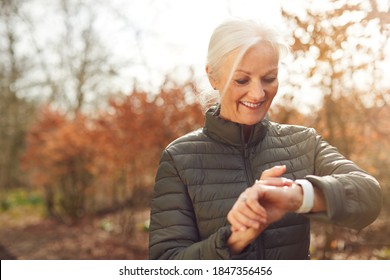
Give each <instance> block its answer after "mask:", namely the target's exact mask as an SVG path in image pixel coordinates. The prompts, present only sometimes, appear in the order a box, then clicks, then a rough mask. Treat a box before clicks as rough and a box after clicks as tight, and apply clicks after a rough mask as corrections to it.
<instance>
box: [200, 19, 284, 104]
mask: <svg viewBox="0 0 390 280" xmlns="http://www.w3.org/2000/svg"><path fill="white" fill-rule="evenodd" d="M259 42H267V43H269V44H270V45H271V46H272V47H273V48H274V49H275V51H276V52H277V54H278V57H279V58H281V57H282V56H283V55H286V54H288V52H289V47H288V45H287V43H286V42H285V40H284V39H283V36H282V35H281V32H280V31H279V30H278V29H276V28H275V27H273V26H271V25H268V24H265V23H259V22H255V21H253V20H243V19H237V18H234V19H229V20H226V21H224V22H223V23H221V24H220V25H219V26H217V28H215V30H214V32H213V34H212V35H211V38H210V42H209V47H208V53H207V65H208V68H209V72H208V75H209V77H210V78H211V79H218V75H219V70H220V68H221V67H222V64H223V62H224V60H225V58H226V57H227V56H228V55H229V54H231V53H232V52H233V51H237V55H236V58H235V61H234V63H233V67H232V69H231V70H230V74H229V76H228V79H227V81H226V84H225V86H224V88H223V89H219V90H221V94H222V95H223V94H224V93H225V92H226V90H227V87H228V85H229V83H230V81H231V79H232V76H233V73H234V71H235V70H236V68H237V66H238V64H239V63H240V61H241V59H242V57H243V56H244V55H245V53H246V52H247V51H248V50H249V49H250V48H251V47H252V46H254V45H255V44H257V43H259ZM200 101H201V104H202V105H203V106H204V107H207V106H209V105H210V104H212V103H215V102H218V101H219V95H218V94H217V93H216V92H215V91H211V92H210V91H208V92H206V91H205V92H203V93H202V96H201V98H200Z"/></svg>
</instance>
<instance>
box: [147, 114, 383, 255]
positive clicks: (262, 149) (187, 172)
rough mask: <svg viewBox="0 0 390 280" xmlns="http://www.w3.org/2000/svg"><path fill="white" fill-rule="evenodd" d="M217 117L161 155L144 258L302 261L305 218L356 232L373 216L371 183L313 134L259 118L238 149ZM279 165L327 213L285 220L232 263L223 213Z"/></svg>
mask: <svg viewBox="0 0 390 280" xmlns="http://www.w3.org/2000/svg"><path fill="white" fill-rule="evenodd" d="M218 115H219V111H218V109H216V108H212V109H210V110H209V111H208V112H207V113H206V122H205V126H204V128H202V129H199V130H196V131H194V132H192V133H190V134H187V135H185V136H183V137H180V138H179V139H177V140H175V141H174V142H172V143H171V144H170V145H169V146H168V147H167V148H166V149H165V150H164V151H163V153H162V156H161V160H160V165H159V168H158V172H157V176H156V184H155V187H154V193H153V199H152V206H151V224H150V236H149V256H150V258H151V259H232V258H237V259H308V258H309V245H310V217H312V218H315V219H321V220H323V221H325V222H330V223H333V224H337V225H341V226H345V227H349V228H355V229H360V228H363V227H365V226H367V225H368V224H370V223H371V222H373V221H374V220H375V219H376V217H377V216H378V214H379V211H380V208H381V201H382V192H381V189H380V187H379V184H378V182H377V181H376V180H375V179H374V178H373V177H372V176H370V175H368V174H367V173H366V172H364V171H363V170H361V169H360V168H359V167H357V166H356V165H355V164H354V163H353V162H351V161H349V160H347V159H346V158H345V157H343V156H342V155H341V154H340V153H339V152H338V151H337V150H336V149H335V148H334V147H332V146H330V145H329V144H328V143H327V142H325V141H324V140H323V139H322V138H321V137H320V136H318V135H317V134H316V132H315V131H314V129H311V128H305V127H301V126H292V125H280V124H276V123H273V122H270V121H268V120H266V119H264V120H263V121H261V122H260V123H258V124H257V125H255V126H254V127H253V129H252V133H251V135H250V138H249V140H248V142H247V143H245V141H244V140H243V127H242V125H240V124H237V123H232V122H228V121H225V120H223V119H221V118H219V117H218ZM282 164H284V165H286V166H287V172H286V173H285V175H284V177H286V178H290V179H302V178H305V179H307V180H309V181H310V182H312V184H313V185H315V186H316V187H318V188H320V189H321V190H322V191H323V193H324V195H325V199H326V205H327V212H326V213H322V214H316V215H315V214H313V215H311V214H309V215H301V214H296V213H288V214H286V215H285V216H284V217H283V218H282V219H281V220H280V221H278V222H275V223H273V224H271V225H270V226H269V227H268V228H266V229H265V230H264V231H263V232H262V233H261V234H260V235H259V237H258V238H257V239H256V240H255V241H254V242H253V243H252V244H251V245H250V246H248V247H247V248H246V249H245V250H244V252H243V253H242V254H240V255H238V256H234V257H232V256H231V254H230V252H229V249H228V247H227V244H226V242H227V239H228V237H229V235H230V233H231V232H230V226H229V223H228V221H227V219H226V216H227V214H228V212H229V210H230V209H231V207H232V206H233V204H234V202H235V201H236V200H237V197H238V196H239V195H240V193H241V192H242V191H244V190H245V188H247V187H249V186H252V185H253V183H254V181H255V179H256V178H259V177H260V175H261V173H262V172H263V171H264V170H265V169H268V168H271V167H273V166H275V165H282Z"/></svg>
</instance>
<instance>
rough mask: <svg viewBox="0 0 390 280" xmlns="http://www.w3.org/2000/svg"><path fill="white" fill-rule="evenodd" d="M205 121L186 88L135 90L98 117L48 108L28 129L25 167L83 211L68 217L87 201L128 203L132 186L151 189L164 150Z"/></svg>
mask: <svg viewBox="0 0 390 280" xmlns="http://www.w3.org/2000/svg"><path fill="white" fill-rule="evenodd" d="M186 94H187V95H189V94H191V95H193V93H192V92H189V93H188V92H187V93H186ZM202 123H203V116H202V113H201V110H200V107H199V106H198V105H197V104H189V103H188V102H187V101H186V96H185V94H184V88H174V89H162V90H161V92H160V94H158V95H156V96H150V95H148V94H146V93H143V92H137V91H134V92H133V93H131V94H130V95H129V96H125V97H123V98H122V99H120V100H111V101H110V102H109V104H108V108H107V110H106V111H105V112H103V113H101V114H100V115H99V116H98V117H97V118H90V117H87V116H85V115H82V114H78V115H76V116H75V117H73V118H69V117H67V116H66V115H65V114H61V113H59V112H57V111H53V110H51V109H50V108H44V109H43V110H42V112H41V113H40V116H39V118H38V120H37V122H36V123H35V124H34V125H33V126H32V127H31V128H30V130H29V133H28V140H27V145H28V146H27V152H26V154H25V156H24V160H23V161H24V166H25V168H26V169H27V170H28V171H29V173H30V174H31V175H32V177H31V179H32V180H33V183H34V184H36V185H38V186H44V187H45V189H47V187H50V188H52V189H55V190H57V192H58V193H59V196H60V200H62V201H68V202H67V203H63V206H64V205H65V206H64V207H68V208H69V207H78V208H79V209H66V211H65V212H66V213H79V212H80V209H82V210H83V209H85V207H86V205H88V202H87V200H92V201H94V203H95V208H96V209H94V210H98V209H99V206H96V202H98V203H97V204H99V201H98V200H99V199H98V198H99V197H100V198H102V197H103V199H104V200H106V201H105V202H102V205H103V204H104V205H107V201H110V202H111V201H112V203H114V202H115V201H125V200H126V199H130V198H131V194H132V189H133V188H140V187H141V188H145V187H151V185H152V182H153V179H154V175H155V170H156V168H157V165H158V160H159V157H160V154H161V152H162V149H163V148H164V147H165V146H166V145H167V144H168V143H169V142H170V141H172V140H173V139H175V138H176V137H178V136H180V135H182V134H184V133H186V132H189V131H191V130H193V129H195V128H198V127H200V126H201V125H202ZM87 189H88V197H86V196H85V194H86V191H87ZM107 195H109V196H107ZM75 200H77V201H79V203H78V204H75V203H70V202H72V201H75ZM87 210H88V209H87ZM90 211H92V210H91V209H90ZM87 212H88V211H87Z"/></svg>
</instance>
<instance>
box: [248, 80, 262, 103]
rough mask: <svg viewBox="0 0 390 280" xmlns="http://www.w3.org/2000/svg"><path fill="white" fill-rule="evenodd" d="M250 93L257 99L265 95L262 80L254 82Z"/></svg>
mask: <svg viewBox="0 0 390 280" xmlns="http://www.w3.org/2000/svg"><path fill="white" fill-rule="evenodd" d="M250 95H251V97H253V98H256V99H261V98H262V97H263V96H264V95H265V92H264V87H263V85H262V83H261V81H259V82H256V83H253V84H252V87H251V89H250Z"/></svg>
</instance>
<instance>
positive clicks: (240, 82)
mask: <svg viewBox="0 0 390 280" xmlns="http://www.w3.org/2000/svg"><path fill="white" fill-rule="evenodd" d="M248 81H249V80H248V79H238V80H235V82H236V83H237V84H239V85H245V84H247V83H248Z"/></svg>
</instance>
